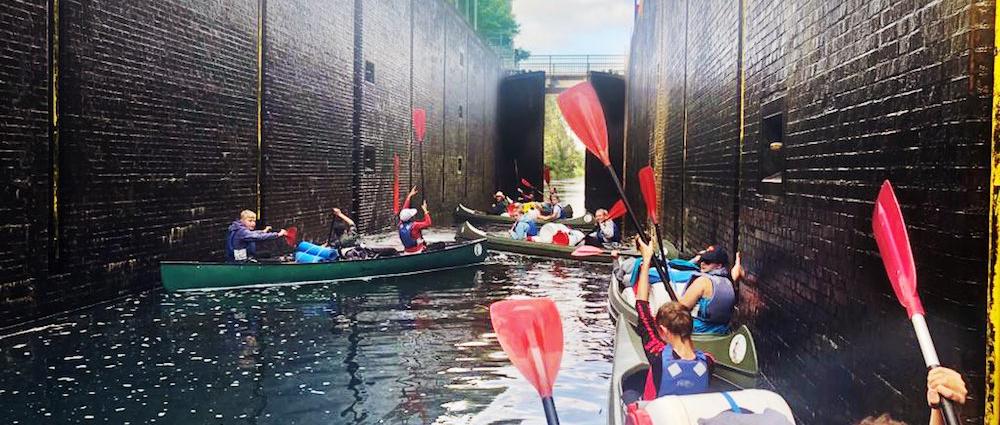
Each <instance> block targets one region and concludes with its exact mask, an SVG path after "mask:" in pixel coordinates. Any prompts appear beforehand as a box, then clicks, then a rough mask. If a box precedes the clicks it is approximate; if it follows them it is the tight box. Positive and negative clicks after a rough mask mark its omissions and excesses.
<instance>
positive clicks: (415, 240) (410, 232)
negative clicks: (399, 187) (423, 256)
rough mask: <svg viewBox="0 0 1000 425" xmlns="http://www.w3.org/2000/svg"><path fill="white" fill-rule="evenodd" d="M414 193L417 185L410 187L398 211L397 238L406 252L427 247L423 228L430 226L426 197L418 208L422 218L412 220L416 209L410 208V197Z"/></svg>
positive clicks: (421, 250)
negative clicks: (421, 211)
mask: <svg viewBox="0 0 1000 425" xmlns="http://www.w3.org/2000/svg"><path fill="white" fill-rule="evenodd" d="M416 194H417V187H416V186H414V187H412V188H411V189H410V193H409V194H407V195H406V201H405V202H403V209H402V210H401V211H399V240H400V241H401V242H403V248H404V251H405V252H406V253H407V254H415V253H418V252H423V251H424V250H425V249H427V243H426V242H424V233H423V230H424V229H426V228H428V227H431V213H430V212H429V211H427V200H426V199H425V200H424V202H423V204H421V205H420V208H421V209H422V210H424V218H423V220H420V221H413V218H414V217H415V216H416V215H417V210H416V209H415V208H410V199H411V198H413V195H416Z"/></svg>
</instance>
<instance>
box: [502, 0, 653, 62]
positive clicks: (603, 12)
mask: <svg viewBox="0 0 1000 425" xmlns="http://www.w3.org/2000/svg"><path fill="white" fill-rule="evenodd" d="M634 4H635V3H634V1H633V0H514V3H513V8H514V16H515V18H516V19H517V21H518V22H520V23H521V33H520V34H518V35H517V37H516V38H515V39H514V45H515V46H516V47H519V48H522V49H526V50H528V51H529V52H531V53H532V54H534V55H554V54H620V55H624V54H626V53H628V45H629V38H630V37H631V34H632V14H633V11H634V8H635V6H634Z"/></svg>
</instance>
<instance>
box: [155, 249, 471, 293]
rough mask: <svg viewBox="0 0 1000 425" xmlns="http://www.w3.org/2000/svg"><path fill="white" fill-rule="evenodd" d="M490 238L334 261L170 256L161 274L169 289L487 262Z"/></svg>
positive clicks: (216, 287)
mask: <svg viewBox="0 0 1000 425" xmlns="http://www.w3.org/2000/svg"><path fill="white" fill-rule="evenodd" d="M486 256H487V251H486V246H485V241H483V240H474V241H469V242H466V243H463V244H460V245H455V246H450V247H447V248H445V249H442V250H438V251H430V252H425V253H421V254H413V255H399V256H395V257H388V258H377V259H372V260H353V261H336V262H330V263H315V264H296V263H281V264H274V263H270V264H269V263H249V264H226V263H199V262H180V261H164V262H162V263H160V277H161V280H162V281H163V287H164V288H165V289H166V290H167V291H171V292H172V291H190V290H219V289H231V288H245V287H258V286H271V285H280V284H302V283H310V282H326V281H336V280H350V279H370V278H376V277H388V276H401V275H409V274H418V273H427V272H432V271H437V270H448V269H454V268H459V267H466V266H471V265H475V264H479V263H482V262H483V261H484V260H485V259H486Z"/></svg>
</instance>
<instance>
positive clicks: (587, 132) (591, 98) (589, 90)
mask: <svg viewBox="0 0 1000 425" xmlns="http://www.w3.org/2000/svg"><path fill="white" fill-rule="evenodd" d="M556 103H557V104H558V105H559V110H560V111H562V114H563V118H565V119H566V123H567V124H568V125H569V128H570V129H571V130H573V133H575V134H576V136H577V137H579V138H580V141H582V142H583V144H584V146H586V147H587V151H589V152H590V153H591V154H593V155H594V156H596V157H597V158H598V159H599V160H601V163H602V164H604V168H605V169H607V170H608V173H609V174H611V180H612V181H613V182H614V184H615V188H616V189H618V195H619V196H621V199H622V201H623V202H624V203H625V209H626V210H627V211H628V215H629V218H631V219H632V225H634V226H635V229H636V231H637V232H638V233H639V238H641V239H642V241H643V242H646V243H649V237H648V236H646V232H645V231H643V229H642V225H641V224H639V219H638V218H637V217H636V215H635V210H634V209H632V205H630V204H629V202H628V197H626V196H625V190H624V189H623V188H622V182H621V180H619V179H618V174H617V173H615V169H614V168H612V167H611V158H610V157H609V155H608V125H607V122H605V120H604V109H603V108H602V107H601V101H600V100H599V99H598V98H597V92H595V91H594V87H593V86H592V85H590V82H587V81H585V82H582V83H580V84H577V85H575V86H573V87H570V88H569V89H568V90H566V91H564V92H562V93H561V94H560V95H559V97H558V98H556ZM653 264H654V265H655V266H656V272H657V273H659V274H660V280H661V281H663V282H669V281H670V280H669V279H668V278H667V273H666V272H665V271H664V270H666V268H665V267H664V266H663V259H661V258H658V257H656V256H655V255H654V256H653ZM665 286H666V287H667V292H668V293H669V294H670V299H671V300H673V301H677V294H675V293H674V291H673V288H671V287H670V285H665Z"/></svg>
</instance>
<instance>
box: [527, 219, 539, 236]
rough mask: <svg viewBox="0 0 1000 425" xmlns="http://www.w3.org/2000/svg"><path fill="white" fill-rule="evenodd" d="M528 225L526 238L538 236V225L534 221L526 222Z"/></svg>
mask: <svg viewBox="0 0 1000 425" xmlns="http://www.w3.org/2000/svg"><path fill="white" fill-rule="evenodd" d="M526 223H528V236H538V223H535V222H534V221H527V222H526Z"/></svg>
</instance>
